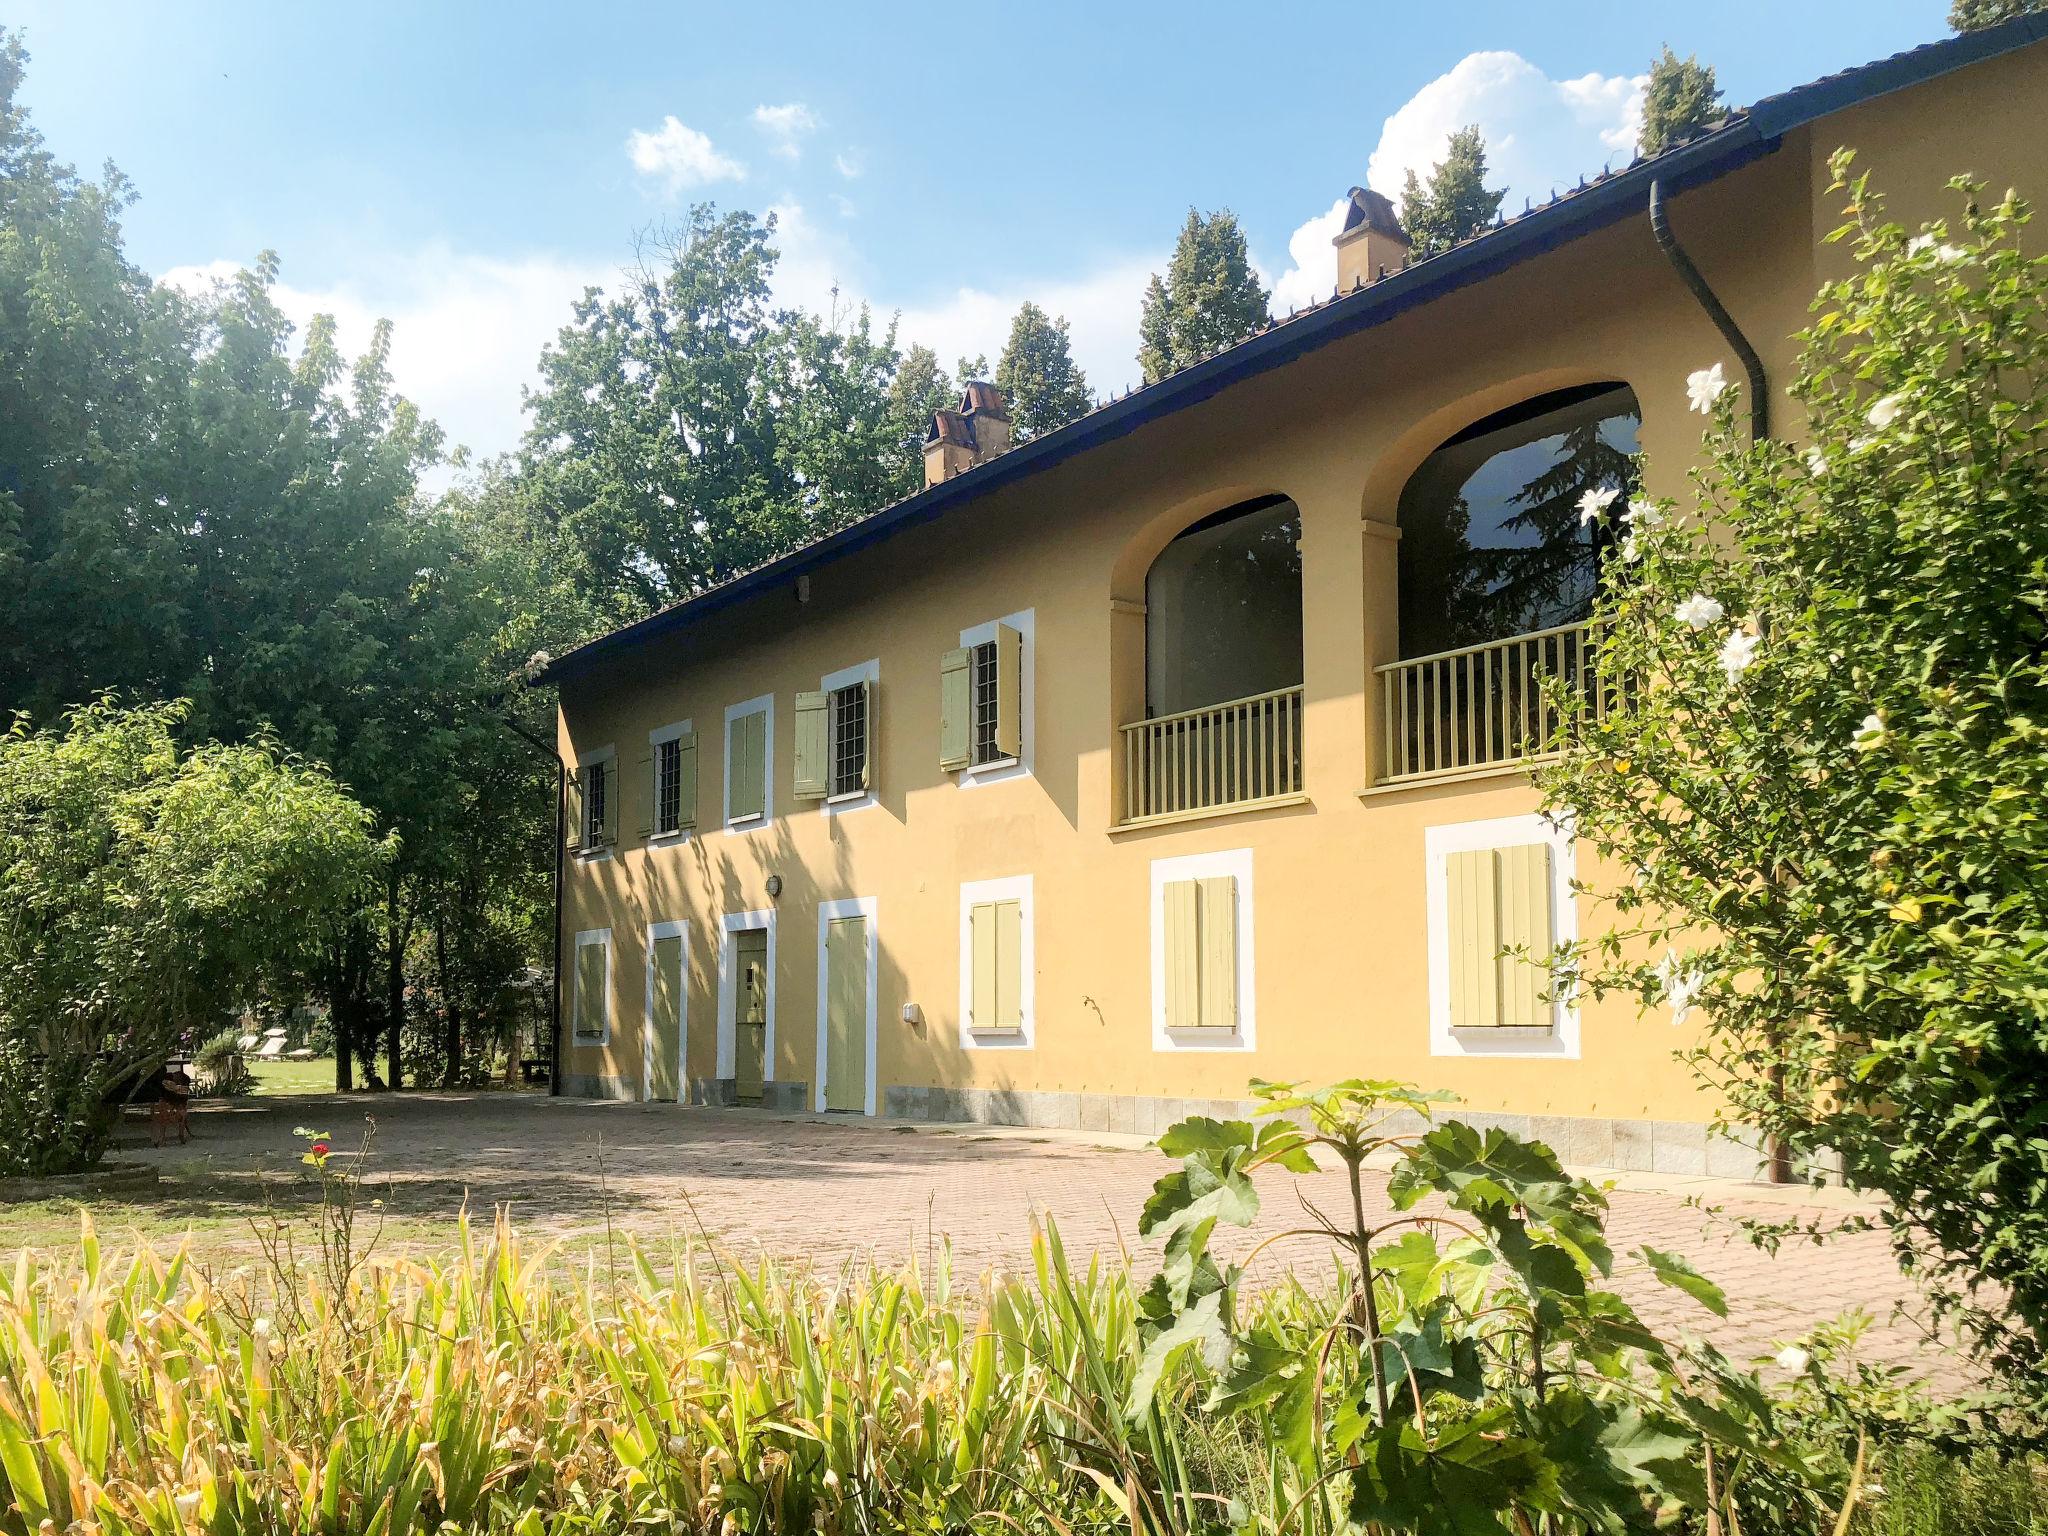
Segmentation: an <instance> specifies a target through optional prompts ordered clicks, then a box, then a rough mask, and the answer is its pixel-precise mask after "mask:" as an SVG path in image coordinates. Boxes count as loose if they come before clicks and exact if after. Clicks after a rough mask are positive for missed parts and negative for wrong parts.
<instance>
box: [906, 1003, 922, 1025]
mask: <svg viewBox="0 0 2048 1536" xmlns="http://www.w3.org/2000/svg"><path fill="white" fill-rule="evenodd" d="M903 1022H904V1023H906V1024H908V1025H909V1026H910V1027H911V1028H912V1029H923V1028H924V1009H923V1008H921V1007H919V1006H918V1005H917V1004H916V1003H905V1004H904V1005H903Z"/></svg>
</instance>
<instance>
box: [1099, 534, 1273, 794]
mask: <svg viewBox="0 0 2048 1536" xmlns="http://www.w3.org/2000/svg"><path fill="white" fill-rule="evenodd" d="M1301 639H1302V621H1301V510H1300V508H1298V507H1297V506H1295V504H1294V503H1293V501H1291V500H1289V499H1288V498H1287V497H1285V496H1262V497H1258V498H1255V499H1253V500H1251V501H1245V502H1239V503H1237V504H1236V505H1234V506H1230V507H1225V508H1224V509H1223V510H1222V511H1220V512H1216V513H1212V514H1211V515H1209V516H1207V517H1204V518H1202V519H1201V520H1200V521H1198V522H1196V523H1193V524H1191V525H1190V526H1189V527H1187V528H1184V529H1182V530H1181V532H1180V533H1179V534H1178V535H1176V536H1175V537H1174V538H1173V539H1172V540H1171V541H1170V542H1169V543H1168V544H1167V545H1166V547H1165V548H1164V549H1162V550H1161V551H1160V552H1159V554H1158V556H1157V557H1156V558H1155V559H1154V560H1153V562H1152V565H1151V567H1150V569H1149V570H1148V571H1147V572H1146V575H1145V718H1144V719H1143V720H1142V721H1139V722H1137V723H1135V724H1133V725H1129V726H1126V727H1125V728H1124V754H1125V758H1124V783H1125V805H1124V815H1123V818H1122V819H1123V820H1125V821H1126V822H1129V821H1140V820H1146V819H1150V818H1153V817H1159V816H1172V815H1179V814H1184V813H1187V812H1192V811H1199V810H1205V809H1210V808H1213V807H1217V806H1224V805H1236V804H1245V803H1250V802H1255V801H1261V800H1270V799H1274V798H1277V797H1282V796H1291V795H1295V794H1298V793H1299V792H1300V790H1301V683H1302V653H1301Z"/></svg>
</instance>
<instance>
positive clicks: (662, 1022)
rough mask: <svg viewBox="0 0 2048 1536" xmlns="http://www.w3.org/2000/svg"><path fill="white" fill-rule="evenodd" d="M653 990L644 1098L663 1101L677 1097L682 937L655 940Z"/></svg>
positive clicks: (673, 935) (681, 1049) (648, 1021)
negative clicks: (650, 1037) (645, 1095)
mask: <svg viewBox="0 0 2048 1536" xmlns="http://www.w3.org/2000/svg"><path fill="white" fill-rule="evenodd" d="M653 964H654V976H653V990H652V993H651V995H650V996H649V998H648V1005H647V1027H648V1029H650V1030H651V1031H653V1039H651V1040H650V1041H649V1042H648V1052H647V1063H648V1072H647V1097H648V1098H650V1099H657V1100H660V1101H661V1102H663V1103H670V1102H673V1101H674V1100H675V1099H677V1098H678V1097H680V1094H681V1089H682V1061H683V940H682V935H681V934H670V935H668V936H667V937H665V938H659V939H656V940H655V941H654V955H653Z"/></svg>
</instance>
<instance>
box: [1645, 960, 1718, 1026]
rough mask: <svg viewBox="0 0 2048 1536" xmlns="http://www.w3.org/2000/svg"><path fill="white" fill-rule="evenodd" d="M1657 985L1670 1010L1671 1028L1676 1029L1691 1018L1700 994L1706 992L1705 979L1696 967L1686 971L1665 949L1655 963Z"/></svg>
mask: <svg viewBox="0 0 2048 1536" xmlns="http://www.w3.org/2000/svg"><path fill="white" fill-rule="evenodd" d="M1657 984H1658V986H1659V988H1660V989H1661V990H1662V991H1663V994H1664V1001H1665V1003H1666V1004H1667V1005H1668V1006H1669V1007H1670V1009H1671V1027H1672V1028H1673V1029H1678V1028H1681V1027H1682V1026H1683V1025H1684V1023H1685V1021H1686V1020H1687V1019H1689V1018H1691V1017H1692V1010H1693V1008H1694V1006H1695V1005H1697V1004H1698V1002H1699V999H1700V993H1701V992H1703V991H1704V990H1706V985H1707V977H1706V973H1705V972H1704V971H1702V970H1700V969H1699V967H1697V966H1693V967H1691V968H1689V969H1688V968H1687V967H1686V966H1685V964H1684V962H1682V961H1681V960H1680V959H1679V958H1678V956H1677V955H1676V954H1675V953H1674V952H1673V951H1671V950H1668V949H1667V950H1665V951H1664V958H1663V959H1662V960H1660V961H1659V962H1658V963H1657Z"/></svg>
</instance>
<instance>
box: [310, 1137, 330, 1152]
mask: <svg viewBox="0 0 2048 1536" xmlns="http://www.w3.org/2000/svg"><path fill="white" fill-rule="evenodd" d="M327 1151H328V1147H327V1142H326V1140H325V1139H324V1138H323V1139H321V1140H318V1141H315V1142H314V1143H313V1155H314V1156H315V1157H325V1156H326V1155H327Z"/></svg>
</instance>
